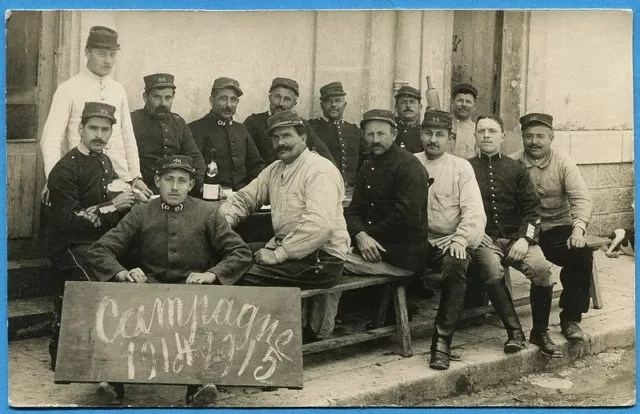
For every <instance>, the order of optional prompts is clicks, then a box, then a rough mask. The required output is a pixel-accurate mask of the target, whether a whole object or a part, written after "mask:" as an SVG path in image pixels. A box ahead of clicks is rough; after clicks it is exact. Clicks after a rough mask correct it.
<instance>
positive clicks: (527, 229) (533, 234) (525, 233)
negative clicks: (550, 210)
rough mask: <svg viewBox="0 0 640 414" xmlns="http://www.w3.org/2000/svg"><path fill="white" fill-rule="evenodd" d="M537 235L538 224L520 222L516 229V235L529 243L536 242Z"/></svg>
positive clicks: (538, 230)
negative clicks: (518, 227)
mask: <svg viewBox="0 0 640 414" xmlns="http://www.w3.org/2000/svg"><path fill="white" fill-rule="evenodd" d="M539 235H540V226H538V225H536V224H533V223H522V225H521V226H520V229H519V230H518V236H519V237H521V238H523V239H525V240H526V241H527V243H529V244H534V243H537V242H538V237H539Z"/></svg>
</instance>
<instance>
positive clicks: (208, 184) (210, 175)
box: [202, 148, 221, 201]
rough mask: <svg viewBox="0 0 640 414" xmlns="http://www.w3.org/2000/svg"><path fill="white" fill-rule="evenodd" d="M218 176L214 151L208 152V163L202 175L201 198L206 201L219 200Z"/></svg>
mask: <svg viewBox="0 0 640 414" xmlns="http://www.w3.org/2000/svg"><path fill="white" fill-rule="evenodd" d="M220 188H221V187H220V176H219V175H218V164H217V163H216V150H215V149H214V148H212V149H211V150H209V163H208V164H207V170H206V171H205V174H204V185H203V188H202V198H203V199H205V200H208V201H218V200H220Z"/></svg>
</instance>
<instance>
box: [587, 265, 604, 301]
mask: <svg viewBox="0 0 640 414" xmlns="http://www.w3.org/2000/svg"><path fill="white" fill-rule="evenodd" d="M589 294H590V296H591V300H592V301H593V308H594V309H602V307H603V306H604V304H603V303H602V295H601V293H600V280H599V279H598V268H597V266H596V260H595V257H594V258H593V269H592V271H591V287H590V289H589Z"/></svg>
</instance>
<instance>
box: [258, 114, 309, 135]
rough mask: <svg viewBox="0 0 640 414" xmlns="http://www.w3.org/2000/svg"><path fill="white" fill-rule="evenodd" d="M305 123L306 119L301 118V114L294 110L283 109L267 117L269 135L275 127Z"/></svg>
mask: <svg viewBox="0 0 640 414" xmlns="http://www.w3.org/2000/svg"><path fill="white" fill-rule="evenodd" d="M295 125H304V121H303V120H302V118H300V115H298V114H297V113H295V112H294V111H282V112H278V113H277V114H274V115H272V116H270V117H269V119H267V127H268V128H267V132H266V133H267V136H269V133H270V132H271V131H273V130H274V129H275V128H279V127H285V126H295Z"/></svg>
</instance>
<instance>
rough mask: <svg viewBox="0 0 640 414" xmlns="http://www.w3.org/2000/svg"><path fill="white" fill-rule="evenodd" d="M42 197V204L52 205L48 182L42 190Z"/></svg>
mask: <svg viewBox="0 0 640 414" xmlns="http://www.w3.org/2000/svg"><path fill="white" fill-rule="evenodd" d="M40 199H41V200H42V204H44V205H46V206H50V205H51V201H50V200H49V187H47V184H46V183H45V184H44V188H43V189H42V192H41V193H40Z"/></svg>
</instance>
